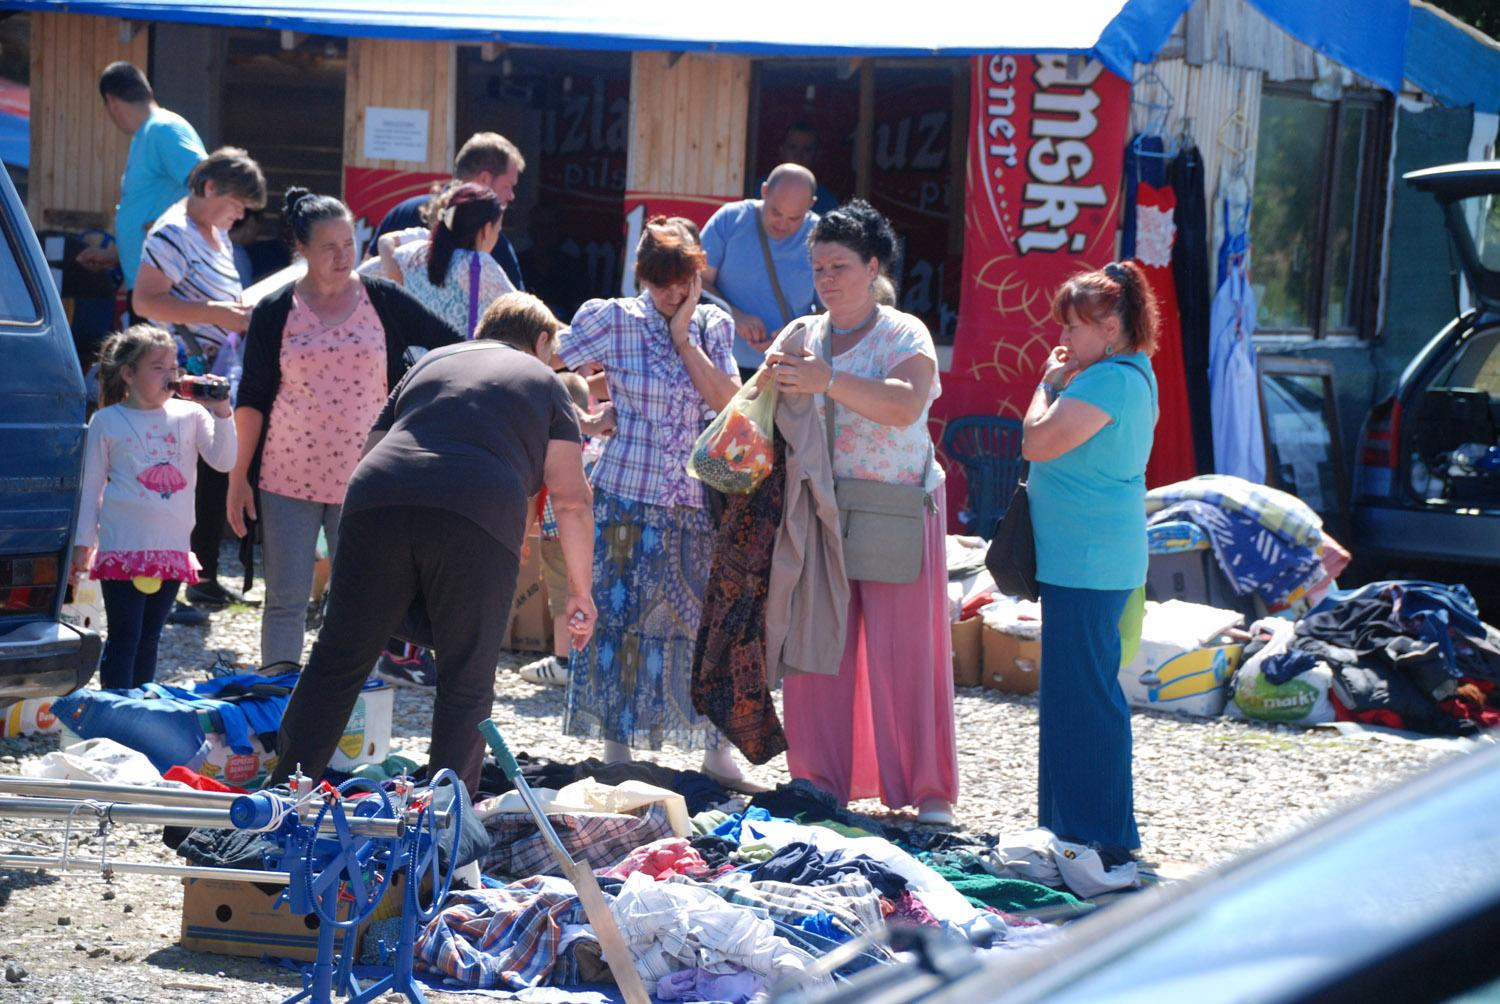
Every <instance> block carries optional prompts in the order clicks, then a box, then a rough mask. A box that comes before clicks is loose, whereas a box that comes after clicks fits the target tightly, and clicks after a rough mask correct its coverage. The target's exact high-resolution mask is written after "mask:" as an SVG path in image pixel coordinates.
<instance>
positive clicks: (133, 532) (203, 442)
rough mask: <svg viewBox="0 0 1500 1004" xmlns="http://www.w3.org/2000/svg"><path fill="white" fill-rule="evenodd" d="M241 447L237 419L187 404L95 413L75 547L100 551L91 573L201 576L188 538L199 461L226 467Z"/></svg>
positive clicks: (183, 578)
mask: <svg viewBox="0 0 1500 1004" xmlns="http://www.w3.org/2000/svg"><path fill="white" fill-rule="evenodd" d="M236 449H237V445H236V441H235V434H234V420H233V419H229V418H216V417H215V416H213V415H211V414H210V413H209V412H208V411H207V410H206V409H205V408H204V407H203V406H202V405H198V404H194V403H192V402H190V401H182V400H179V399H177V398H172V399H170V400H168V401H167V403H166V404H165V405H163V406H162V407H160V408H154V409H149V410H147V409H140V408H131V407H129V406H127V405H123V404H116V405H111V406H110V407H108V408H101V409H100V410H99V411H98V412H96V413H95V414H94V417H93V419H91V420H90V421H89V428H88V437H87V439H86V441H85V444H84V457H83V498H82V500H81V501H80V503H79V509H78V532H77V533H76V534H75V535H74V538H73V543H74V544H75V545H77V546H80V547H94V546H96V545H97V546H98V548H99V550H98V554H97V555H96V556H95V558H94V564H93V568H92V571H91V575H92V577H93V578H95V579H130V578H134V577H136V576H147V577H151V578H158V579H163V580H172V579H175V580H177V581H181V582H196V581H198V576H197V571H196V569H197V562H196V560H195V559H194V558H193V555H192V551H191V545H190V543H189V538H190V537H191V535H192V532H193V521H194V516H193V492H194V490H195V489H196V486H197V482H198V458H199V457H200V456H201V457H202V458H203V460H204V462H205V463H207V464H208V466H210V467H212V468H213V469H214V470H216V471H226V472H227V471H228V470H229V469H230V468H232V467H233V466H234V458H235V451H236Z"/></svg>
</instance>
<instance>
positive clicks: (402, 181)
mask: <svg viewBox="0 0 1500 1004" xmlns="http://www.w3.org/2000/svg"><path fill="white" fill-rule="evenodd" d="M448 179H449V175H446V174H434V173H432V172H431V171H395V170H391V169H389V168H384V167H346V168H344V204H345V205H347V206H348V207H349V212H351V213H352V214H354V234H355V239H356V240H357V241H359V244H360V246H361V247H364V246H365V245H366V244H368V243H369V240H370V238H371V237H372V236H373V235H374V233H375V228H376V227H378V226H380V221H381V220H383V219H385V214H386V213H388V212H390V211H391V209H392V208H393V207H394V206H395V205H396V204H397V203H398V202H404V201H406V200H407V199H409V198H411V197H412V196H413V195H426V194H427V193H428V192H430V191H431V190H432V186H433V183H434V182H445V181H447V180H448Z"/></svg>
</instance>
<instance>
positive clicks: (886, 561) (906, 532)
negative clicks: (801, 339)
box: [823, 317, 937, 585]
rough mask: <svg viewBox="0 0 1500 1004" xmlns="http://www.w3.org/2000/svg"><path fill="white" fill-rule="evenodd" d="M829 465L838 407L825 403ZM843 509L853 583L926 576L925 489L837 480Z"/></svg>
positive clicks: (829, 347) (827, 335)
mask: <svg viewBox="0 0 1500 1004" xmlns="http://www.w3.org/2000/svg"><path fill="white" fill-rule="evenodd" d="M823 356H824V359H825V361H826V362H827V363H828V365H829V366H832V365H833V341H832V332H831V330H830V329H829V324H828V321H827V319H826V317H825V319H824V322H823ZM824 404H825V407H824V413H825V419H826V424H827V427H828V461H829V463H832V462H833V450H834V434H833V409H834V407H835V405H834V403H833V402H832V401H830V400H827V399H826V398H825V400H824ZM932 456H933V449H932V442H931V438H930V437H929V440H928V443H927V466H929V467H930V466H931V464H932ZM833 492H834V495H835V497H836V498H837V499H838V504H839V527H840V529H841V530H842V533H843V541H844V568H845V570H846V571H847V573H848V575H849V578H851V579H861V580H864V581H867V582H889V583H893V584H897V585H900V584H904V583H907V582H915V581H917V576H919V575H921V574H922V552H923V544H924V543H925V541H926V520H927V514H928V513H929V512H936V511H937V506H936V505H935V504H934V503H933V501H932V496H931V495H929V494H928V493H927V491H926V490H925V489H924V488H923V487H922V486H921V485H892V484H887V483H886V482H884V481H865V480H862V479H860V478H834V479H833Z"/></svg>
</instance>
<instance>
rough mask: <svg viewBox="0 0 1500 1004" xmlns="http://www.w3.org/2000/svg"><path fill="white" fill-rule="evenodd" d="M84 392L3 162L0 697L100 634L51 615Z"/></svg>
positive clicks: (24, 692) (80, 658)
mask: <svg viewBox="0 0 1500 1004" xmlns="http://www.w3.org/2000/svg"><path fill="white" fill-rule="evenodd" d="M87 400H88V398H87V394H86V392H85V388H84V382H83V373H82V370H81V368H80V366H79V364H78V353H77V351H76V350H75V349H74V347H73V337H72V334H71V332H70V331H69V330H68V320H67V317H66V316H65V315H64V314H63V307H62V301H61V300H59V299H58V296H57V289H56V287H55V286H54V285H53V283H52V279H51V276H50V273H49V271H48V266H47V262H46V260H45V259H44V258H43V257H42V249H41V248H40V247H39V246H38V244H37V240H36V234H35V233H34V232H33V231H32V229H31V224H30V222H29V221H28V220H27V219H26V213H25V210H24V209H23V208H22V206H21V200H20V199H19V197H17V195H16V189H15V186H14V185H12V184H11V181H10V178H9V176H7V175H6V173H5V172H4V171H0V698H21V697H49V696H53V695H57V694H66V693H68V692H69V691H72V690H76V689H78V688H79V687H81V686H83V685H84V684H85V683H87V682H88V681H89V679H90V678H91V677H92V676H93V675H94V670H95V668H97V666H98V664H99V650H100V641H99V636H98V635H97V634H95V633H94V632H92V631H89V630H87V629H82V628H77V627H74V626H72V625H71V624H65V623H63V622H62V621H61V620H60V619H59V614H60V612H61V610H62V604H63V599H64V594H65V592H66V591H67V583H68V561H69V557H70V556H71V554H72V543H73V530H74V524H75V522H76V521H77V519H78V493H79V485H80V481H81V479H82V474H83V434H84V419H85V414H86V406H87Z"/></svg>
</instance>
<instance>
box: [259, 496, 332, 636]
mask: <svg viewBox="0 0 1500 1004" xmlns="http://www.w3.org/2000/svg"><path fill="white" fill-rule="evenodd" d="M259 511H260V523H261V553H262V556H263V559H264V561H265V566H266V599H265V603H264V605H263V607H262V610H263V614H262V616H261V622H260V663H261V665H262V666H269V665H271V663H273V662H295V663H299V664H300V663H301V662H302V642H303V639H304V638H305V636H306V634H307V601H308V600H309V599H310V598H311V596H312V586H313V565H314V564H316V563H317V547H318V529H319V528H320V527H321V528H322V530H323V533H324V535H325V536H326V537H327V538H328V553H329V554H330V555H331V554H333V553H334V550H335V549H336V548H337V547H338V535H339V514H340V513H341V512H342V511H343V506H336V505H329V504H328V503H326V502H308V501H307V500H305V499H294V498H289V497H287V496H285V495H277V494H276V493H275V492H267V491H263V492H261V493H260V510H259Z"/></svg>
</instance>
